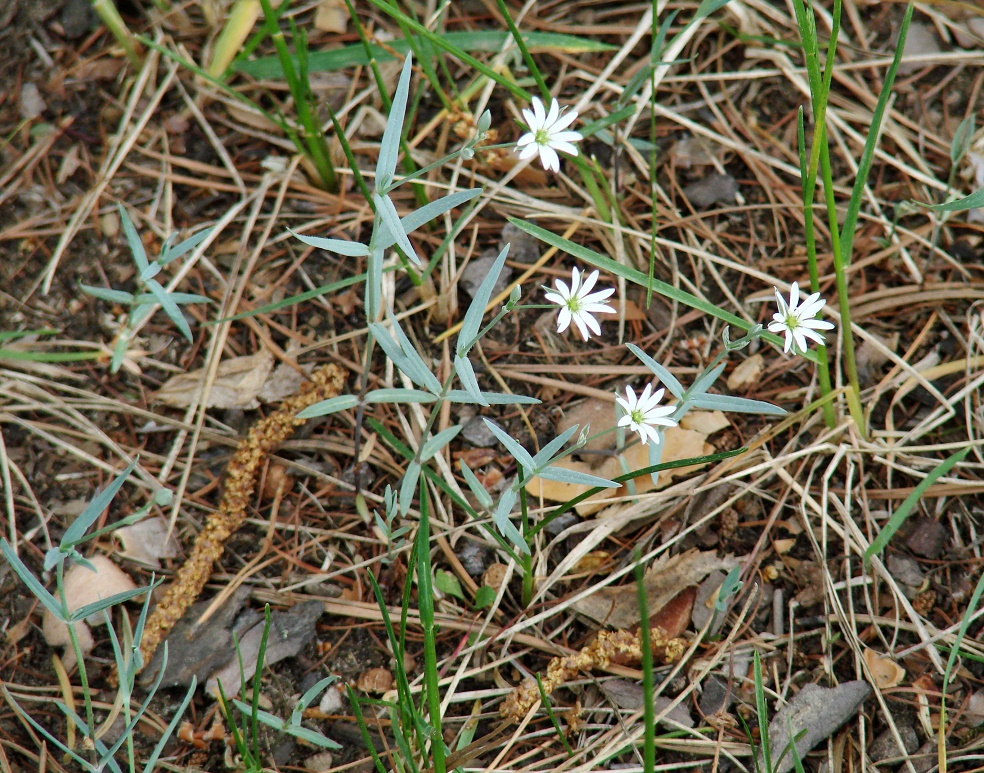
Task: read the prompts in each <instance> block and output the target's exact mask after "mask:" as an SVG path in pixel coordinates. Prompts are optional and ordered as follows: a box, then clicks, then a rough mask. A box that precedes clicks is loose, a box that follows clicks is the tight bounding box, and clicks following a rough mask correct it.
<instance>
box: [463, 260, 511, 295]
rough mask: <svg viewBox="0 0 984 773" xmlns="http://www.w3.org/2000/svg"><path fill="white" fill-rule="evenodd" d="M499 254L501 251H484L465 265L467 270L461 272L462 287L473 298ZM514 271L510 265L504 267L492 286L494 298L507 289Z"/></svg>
mask: <svg viewBox="0 0 984 773" xmlns="http://www.w3.org/2000/svg"><path fill="white" fill-rule="evenodd" d="M498 256H499V253H498V252H496V251H494V250H492V251H489V252H483V253H482V254H481V255H480V256H479V257H478V258H475V259H474V260H470V261H469V262H468V265H467V266H465V270H464V271H462V272H461V288H462V289H463V290H464V291H465V292H466V293H468V295H470V296H471V297H472V298H474V297H475V293H476V292H477V291H478V287H479V285H481V284H482V282H484V281H485V277H487V276H488V275H489V271H491V270H492V265H493V264H494V263H495V259H496V258H497V257H498ZM512 273H513V272H512V269H511V268H509V267H508V266H506V267H504V268H503V269H502V273H500V274H499V278H498V279H497V280H496V282H495V284H494V285H493V286H492V297H493V298H494V297H495V296H496V295H498V294H499V293H501V292H502V291H503V290H505V289H506V285H508V284H509V279H510V278H511V277H512Z"/></svg>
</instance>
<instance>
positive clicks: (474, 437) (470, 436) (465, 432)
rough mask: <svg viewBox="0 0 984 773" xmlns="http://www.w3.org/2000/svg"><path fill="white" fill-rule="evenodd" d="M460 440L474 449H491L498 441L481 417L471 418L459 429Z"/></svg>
mask: <svg viewBox="0 0 984 773" xmlns="http://www.w3.org/2000/svg"><path fill="white" fill-rule="evenodd" d="M461 439H462V440H464V441H465V442H467V443H471V444H472V445H473V446H475V447H476V448H491V447H492V446H494V445H495V444H496V443H497V442H498V441H497V440H496V439H495V435H493V434H492V430H490V429H489V427H488V425H487V424H486V423H485V422H484V421H482V417H481V416H473V417H472V418H471V419H469V420H468V421H467V422H466V423H465V426H464V427H462V428H461Z"/></svg>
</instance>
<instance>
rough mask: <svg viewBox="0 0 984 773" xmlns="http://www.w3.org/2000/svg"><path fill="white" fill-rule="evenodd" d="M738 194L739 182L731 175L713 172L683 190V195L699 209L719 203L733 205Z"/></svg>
mask: <svg viewBox="0 0 984 773" xmlns="http://www.w3.org/2000/svg"><path fill="white" fill-rule="evenodd" d="M737 193H738V181H737V180H735V178H734V177H732V176H731V175H730V174H721V173H720V172H712V173H711V174H709V175H707V177H705V178H703V179H701V180H698V181H697V182H693V183H690V185H688V186H686V187H685V188H684V189H683V195H684V196H686V197H687V200H688V201H689V202H690V203H691V204H693V205H694V206H695V207H697V208H700V207H709V206H710V205H711V204H717V203H718V202H719V201H722V202H727V203H729V204H730V203H733V202H734V200H735V195H736V194H737Z"/></svg>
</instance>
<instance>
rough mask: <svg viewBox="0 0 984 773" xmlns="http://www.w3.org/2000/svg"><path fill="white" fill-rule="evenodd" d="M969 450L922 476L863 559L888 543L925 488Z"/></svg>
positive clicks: (880, 549) (944, 461) (968, 449)
mask: <svg viewBox="0 0 984 773" xmlns="http://www.w3.org/2000/svg"><path fill="white" fill-rule="evenodd" d="M970 451H971V446H967V448H964V449H961V450H960V451H957V452H956V453H955V454H953V455H952V456H948V457H947V458H946V459H944V460H943V461H942V462H940V463H939V464H938V465H937V466H936V467H934V468H933V469H932V470H931V471H930V472H929V474H928V475H927V476H926V477H925V478H923V479H922V480H921V481H919V483H918V484H917V485H916V487H915V488H914V489H912V493H911V494H909V496H907V497H906V498H905V500H904V501H903V502H902V504H901V505H899V506H898V509H897V510H896V511H895V512H894V513H892V517H891V518H889V519H888V523H886V524H885V528H884V529H882V530H881V531H880V532H878V536H877V537H875V538H874V539H873V540H872V541H871V544H870V545H869V546H868V549H867V550H866V551H864V560H865V561H869V560H870V559H871V557H872V556H874V555H877V554H878V553H881V552H882V551H883V550H884V549H885V547H886V546H887V545H888V543H889V541H890V540H891V539H892V537H893V536H895V532H897V531H898V530H899V529H900V528H901V527H902V524H903V523H905V519H906V518H908V517H909V514H910V513H911V512H912V511H913V510H914V509H915V507H916V505H918V504H919V500H920V499H922V497H923V494H925V493H926V490H927V489H928V488H929V487H930V486H932V485H933V484H934V483H935V482H936V481H937V480H938V479H939V478H941V477H943V476H944V475H946V474H947V473H948V472H949V471H950V470H952V469H953V468H954V467H956V466H957V464H958V463H959V462H962V461H963V460H964V457H966V456H967V454H969V453H970Z"/></svg>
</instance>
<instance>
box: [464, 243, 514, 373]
mask: <svg viewBox="0 0 984 773" xmlns="http://www.w3.org/2000/svg"><path fill="white" fill-rule="evenodd" d="M508 254H509V244H508V243H507V244H506V246H505V247H503V248H502V250H501V251H500V252H499V255H498V256H497V257H496V259H495V263H493V264H492V267H491V268H490V269H489V273H488V274H486V275H485V279H483V280H482V283H481V284H480V285H479V286H478V290H476V291H475V295H474V297H473V298H472V302H471V305H469V306H468V311H467V312H465V319H464V320H463V321H462V323H461V332H460V333H459V334H458V346H457V348H456V351H457V353H458V354H459V355H460V356H462V357H464V356H465V355H466V354H468V351H469V349H471V347H472V346H473V345H474V343H475V341H476V340H477V339H478V331H479V328H480V327H481V325H482V319H483V318H484V316H485V307H486V306H488V303H489V299H490V298H491V297H492V288H494V287H495V283H496V282H497V281H498V279H499V274H501V273H502V267H503V266H504V265H505V264H506V255H508Z"/></svg>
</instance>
